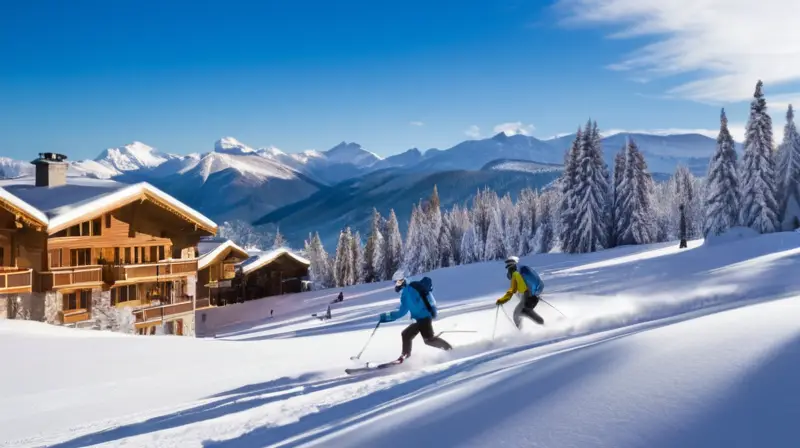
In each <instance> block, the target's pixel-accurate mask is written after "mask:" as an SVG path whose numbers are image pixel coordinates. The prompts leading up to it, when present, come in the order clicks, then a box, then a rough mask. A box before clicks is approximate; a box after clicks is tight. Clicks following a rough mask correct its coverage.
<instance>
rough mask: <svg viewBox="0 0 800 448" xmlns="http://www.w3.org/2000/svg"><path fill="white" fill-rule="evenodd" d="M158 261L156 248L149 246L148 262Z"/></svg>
mask: <svg viewBox="0 0 800 448" xmlns="http://www.w3.org/2000/svg"><path fill="white" fill-rule="evenodd" d="M156 261H158V246H150V262H151V263H155V262H156Z"/></svg>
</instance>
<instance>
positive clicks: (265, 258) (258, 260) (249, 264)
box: [239, 247, 311, 274]
mask: <svg viewBox="0 0 800 448" xmlns="http://www.w3.org/2000/svg"><path fill="white" fill-rule="evenodd" d="M281 255H288V256H290V257H292V258H294V259H295V260H296V261H298V262H300V263H303V264H305V265H311V262H310V261H308V260H306V259H305V258H303V257H301V256H300V255H297V254H295V253H294V252H292V251H291V250H289V249H286V248H283V247H282V248H280V249H274V250H270V251H267V252H262V253H260V254H258V255H254V256H252V257H250V258H248V259H247V260H245V261H243V262H241V263H239V267H240V268H241V269H242V274H249V273H250V272H253V271H255V270H256V269H259V268H261V267H263V266H266V265H268V264H269V263H271V262H273V261H275V259H277V258H278V257H280V256H281Z"/></svg>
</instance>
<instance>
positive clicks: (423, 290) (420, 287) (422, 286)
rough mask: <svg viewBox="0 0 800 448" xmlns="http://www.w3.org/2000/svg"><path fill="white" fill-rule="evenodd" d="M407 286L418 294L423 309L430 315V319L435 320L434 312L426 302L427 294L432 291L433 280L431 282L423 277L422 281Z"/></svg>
mask: <svg viewBox="0 0 800 448" xmlns="http://www.w3.org/2000/svg"><path fill="white" fill-rule="evenodd" d="M408 286H411V287H412V288H414V289H415V290H416V291H417V292H418V293H419V296H420V297H422V303H424V304H425V308H427V309H428V312H429V313H431V317H433V318H434V319H435V318H436V310H435V309H434V308H433V307H432V306H431V303H430V301H428V294H430V292H431V291H433V280H431V279H430V277H423V278H422V280H420V281H414V282H411V283H409V285H408Z"/></svg>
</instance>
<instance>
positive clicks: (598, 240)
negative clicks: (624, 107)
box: [567, 121, 609, 253]
mask: <svg viewBox="0 0 800 448" xmlns="http://www.w3.org/2000/svg"><path fill="white" fill-rule="evenodd" d="M597 133H598V131H597V125H596V123H592V122H591V121H589V122H588V123H586V128H585V130H584V132H583V141H582V142H580V153H579V154H580V155H579V161H578V166H577V174H576V179H577V180H576V183H575V186H574V187H573V193H572V194H573V199H572V200H573V201H574V205H573V209H574V213H575V223H576V224H577V226H576V227H575V233H574V234H572V235H569V236H568V238H570V239H573V240H574V242H575V243H574V245H573V244H570V245H569V246H568V247H567V248H568V249H569V251H570V252H578V253H586V252H595V251H597V250H601V249H603V248H606V247H608V241H607V240H608V225H609V224H608V222H609V220H608V203H609V189H608V167H607V166H606V163H605V162H604V161H603V151H602V148H601V147H600V146H599V145H600V139H599V136H598V137H596V134H597Z"/></svg>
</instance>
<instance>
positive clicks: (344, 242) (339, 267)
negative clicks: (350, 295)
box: [333, 227, 353, 287]
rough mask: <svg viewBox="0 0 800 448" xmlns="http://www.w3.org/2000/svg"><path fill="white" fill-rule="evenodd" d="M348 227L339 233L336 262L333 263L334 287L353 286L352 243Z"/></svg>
mask: <svg viewBox="0 0 800 448" xmlns="http://www.w3.org/2000/svg"><path fill="white" fill-rule="evenodd" d="M352 239H353V237H352V233H351V231H350V227H346V228H345V229H344V230H342V231H341V232H339V244H338V245H337V246H336V260H335V262H334V270H333V275H334V280H335V281H336V286H338V287H343V286H350V285H352V284H353V243H352Z"/></svg>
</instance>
